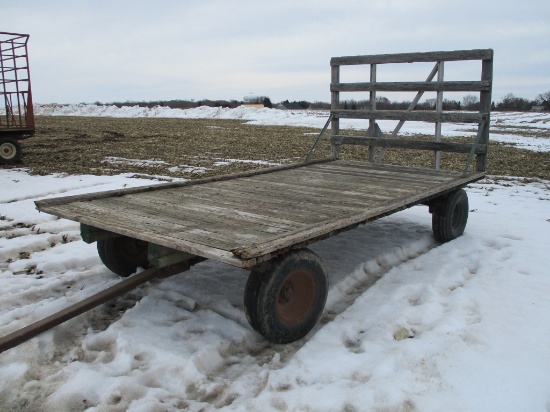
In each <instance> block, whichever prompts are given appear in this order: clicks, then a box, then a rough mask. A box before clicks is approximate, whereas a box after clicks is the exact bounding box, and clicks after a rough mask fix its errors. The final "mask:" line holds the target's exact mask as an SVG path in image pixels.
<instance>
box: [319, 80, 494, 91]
mask: <svg viewBox="0 0 550 412" xmlns="http://www.w3.org/2000/svg"><path fill="white" fill-rule="evenodd" d="M490 88H491V83H490V82H488V81H444V82H375V83H370V82H362V83H361V82H360V83H332V84H331V85H330V91H331V92H370V91H380V92H480V91H488V90H490Z"/></svg>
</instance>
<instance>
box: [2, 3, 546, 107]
mask: <svg viewBox="0 0 550 412" xmlns="http://www.w3.org/2000/svg"><path fill="white" fill-rule="evenodd" d="M0 31H8V32H17V33H28V34H30V35H31V38H30V43H29V49H30V59H31V76H32V87H33V96H34V101H35V102H38V103H52V102H56V103H79V102H95V101H101V102H112V101H126V100H130V101H134V100H135V101H141V100H158V99H162V100H168V99H195V100H200V99H205V98H207V99H227V100H230V99H236V100H242V98H243V97H244V96H245V95H248V94H250V93H252V94H255V95H266V96H269V97H270V98H271V100H272V101H273V102H279V101H281V100H285V99H289V100H310V101H314V100H320V101H330V93H329V82H330V66H329V62H330V58H331V57H333V56H349V55H363V54H380V53H401V52H425V51H436V50H459V49H483V48H492V49H494V51H495V65H494V85H493V100H494V101H496V102H498V101H499V100H500V99H501V98H502V97H503V96H504V95H506V94H508V93H513V94H514V95H516V96H518V97H524V98H527V99H534V98H535V97H536V96H537V95H538V94H540V93H543V92H547V91H550V0H523V1H517V0H498V1H493V0H475V1H474V0H460V1H451V0H438V1H436V0H376V1H375V0H371V1H368V0H331V1H325V0H305V1H304V0H273V1H261V0H201V1H198V0H196V1H188V0H180V1H176V0H164V1H163V0H156V1H151V0H148V1H141V0H109V1H103V0H93V1H87V0H83V1H81V0H49V1H44V0H40V1H38V0H35V1H25V0H16V1H12V0H0ZM429 71H430V68H426V70H424V69H422V70H420V71H419V73H418V77H416V73H415V77H416V78H414V79H405V80H425V78H426V77H427V75H428V74H429ZM445 73H446V78H447V73H448V72H447V69H446V71H445ZM365 75H366V76H368V75H367V74H366V73H365ZM390 77H391V76H390ZM364 79H365V80H367V79H368V77H365V78H364ZM386 80H388V79H386ZM392 80H394V81H398V80H403V79H400V78H395V79H392ZM452 80H459V79H458V78H457V79H452ZM460 80H478V78H474V79H460ZM387 97H389V98H390V100H399V99H398V98H396V97H399V96H395V95H391V94H390V95H388V96H387ZM446 97H448V98H453V97H454V96H446Z"/></svg>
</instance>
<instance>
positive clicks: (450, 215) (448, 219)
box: [432, 189, 468, 243]
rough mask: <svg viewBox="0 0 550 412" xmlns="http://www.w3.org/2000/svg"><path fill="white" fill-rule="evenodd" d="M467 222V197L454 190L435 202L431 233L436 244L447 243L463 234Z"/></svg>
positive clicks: (461, 190) (462, 190) (462, 191)
mask: <svg viewBox="0 0 550 412" xmlns="http://www.w3.org/2000/svg"><path fill="white" fill-rule="evenodd" d="M467 222H468V195H467V194H466V192H465V191H464V189H459V190H456V191H454V192H452V193H450V194H448V195H445V196H442V197H440V198H438V199H436V200H435V203H434V205H433V212H432V231H433V234H434V236H435V238H436V240H437V241H438V242H442V243H444V242H448V241H450V240H453V239H456V238H457V237H459V236H461V235H462V234H463V233H464V229H465V228H466V223H467Z"/></svg>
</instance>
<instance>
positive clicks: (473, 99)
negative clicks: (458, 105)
mask: <svg viewBox="0 0 550 412" xmlns="http://www.w3.org/2000/svg"><path fill="white" fill-rule="evenodd" d="M462 107H463V108H464V109H465V110H477V109H479V97H478V96H476V95H475V94H467V95H466V96H464V97H463V98H462Z"/></svg>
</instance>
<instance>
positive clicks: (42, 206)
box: [34, 158, 335, 212]
mask: <svg viewBox="0 0 550 412" xmlns="http://www.w3.org/2000/svg"><path fill="white" fill-rule="evenodd" d="M334 160H335V159H333V158H325V159H318V160H311V161H309V162H307V163H305V162H304V163H295V164H291V165H284V166H275V167H268V168H264V169H258V170H250V171H248V172H242V173H233V174H228V175H222V176H213V177H209V178H204V179H195V180H187V181H183V182H172V183H159V184H154V185H148V186H140V187H129V188H125V189H115V190H106V191H102V192H94V193H86V194H83V195H75V196H63V197H57V198H53V199H44V200H39V201H36V202H34V203H35V205H36V207H37V208H38V209H39V210H41V211H44V212H47V210H46V208H47V207H49V206H55V205H59V204H63V203H71V202H79V201H84V200H94V199H102V198H107V197H115V196H124V195H127V194H133V193H142V192H149V191H156V190H164V189H170V188H175V187H187V186H196V185H200V184H204V183H211V182H221V181H226V180H233V179H238V178H240V177H249V176H255V175H261V174H264V173H274V172H278V171H280V170H289V169H297V168H300V167H305V166H308V165H312V164H320V163H326V162H332V161H334Z"/></svg>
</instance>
